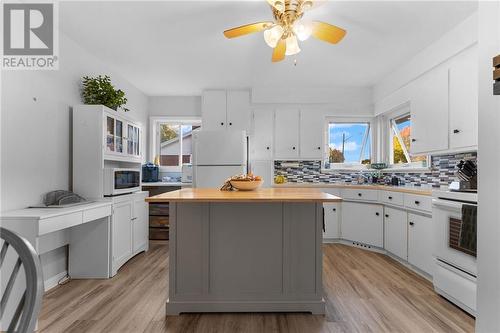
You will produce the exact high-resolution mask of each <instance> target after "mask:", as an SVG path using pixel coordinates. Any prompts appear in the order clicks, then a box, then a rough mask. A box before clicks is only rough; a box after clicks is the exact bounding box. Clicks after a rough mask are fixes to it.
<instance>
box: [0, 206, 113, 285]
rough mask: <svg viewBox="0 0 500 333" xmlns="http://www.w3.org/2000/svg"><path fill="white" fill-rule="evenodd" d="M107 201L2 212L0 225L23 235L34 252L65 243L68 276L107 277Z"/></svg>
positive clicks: (109, 209)
mask: <svg viewBox="0 0 500 333" xmlns="http://www.w3.org/2000/svg"><path fill="white" fill-rule="evenodd" d="M111 206H112V203H111V202H110V201H102V202H93V203H89V204H84V205H77V206H73V207H68V208H26V209H20V210H15V211H9V212H4V213H2V216H1V217H0V223H1V225H2V227H4V228H7V229H9V230H12V231H14V232H17V233H18V234H20V235H21V236H23V237H25V238H26V239H27V240H28V241H29V242H30V243H31V244H32V245H33V247H34V248H35V250H36V251H37V252H38V254H43V253H46V252H49V251H52V250H54V249H57V248H59V247H61V246H64V245H68V244H69V268H68V269H69V271H68V273H69V275H70V276H71V277H72V278H80V279H81V278H108V277H110V216H111V214H112V209H111Z"/></svg>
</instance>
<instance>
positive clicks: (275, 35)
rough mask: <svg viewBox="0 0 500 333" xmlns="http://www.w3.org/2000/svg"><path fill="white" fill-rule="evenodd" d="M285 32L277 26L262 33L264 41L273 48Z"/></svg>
mask: <svg viewBox="0 0 500 333" xmlns="http://www.w3.org/2000/svg"><path fill="white" fill-rule="evenodd" d="M284 32H285V30H284V29H283V27H282V26H281V25H279V24H276V25H274V26H272V27H271V28H269V29H267V30H265V31H264V40H265V41H266V44H267V45H269V47H270V48H273V49H274V48H275V47H276V45H278V42H279V40H280V39H281V37H282V36H283V33H284Z"/></svg>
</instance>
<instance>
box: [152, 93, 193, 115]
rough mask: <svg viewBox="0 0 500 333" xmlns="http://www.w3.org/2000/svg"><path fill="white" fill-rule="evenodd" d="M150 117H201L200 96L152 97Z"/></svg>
mask: <svg viewBox="0 0 500 333" xmlns="http://www.w3.org/2000/svg"><path fill="white" fill-rule="evenodd" d="M148 100H149V102H148V103H149V115H150V116H185V117H196V116H198V117H201V97H200V96H151V97H149V99H148Z"/></svg>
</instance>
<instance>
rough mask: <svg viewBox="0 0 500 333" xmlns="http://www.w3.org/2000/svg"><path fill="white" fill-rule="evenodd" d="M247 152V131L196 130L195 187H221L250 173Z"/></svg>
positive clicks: (194, 142)
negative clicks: (225, 182) (235, 176)
mask: <svg viewBox="0 0 500 333" xmlns="http://www.w3.org/2000/svg"><path fill="white" fill-rule="evenodd" d="M247 151H248V139H247V135H246V132H245V131H230V130H223V131H204V130H197V131H193V187H199V188H220V187H221V186H222V185H223V184H224V181H225V180H226V179H228V178H230V177H231V176H234V175H239V174H243V173H246V172H247V156H248V155H247Z"/></svg>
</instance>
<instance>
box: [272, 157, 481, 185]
mask: <svg viewBox="0 0 500 333" xmlns="http://www.w3.org/2000/svg"><path fill="white" fill-rule="evenodd" d="M462 159H466V160H474V161H477V153H476V152H470V153H460V154H450V155H436V156H432V157H431V167H430V170H429V171H428V172H387V171H385V172H383V175H382V177H381V179H379V180H378V182H379V183H384V182H388V181H389V180H390V178H391V177H393V176H396V177H398V178H399V179H400V182H401V185H414V186H421V185H431V186H433V187H439V186H441V185H449V184H450V183H451V182H452V181H456V180H458V178H457V177H456V176H455V171H456V168H455V165H456V164H457V163H458V162H459V161H460V160H462ZM293 163H294V164H296V165H298V166H287V164H293ZM321 163H322V162H321V161H319V160H318V161H275V162H274V174H275V175H283V176H285V177H286V178H287V181H288V182H290V183H339V182H342V183H351V184H357V183H358V178H359V177H360V175H362V176H363V177H364V178H365V180H366V179H367V178H368V174H370V173H373V170H364V171H361V172H360V171H327V172H322V171H321Z"/></svg>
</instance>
